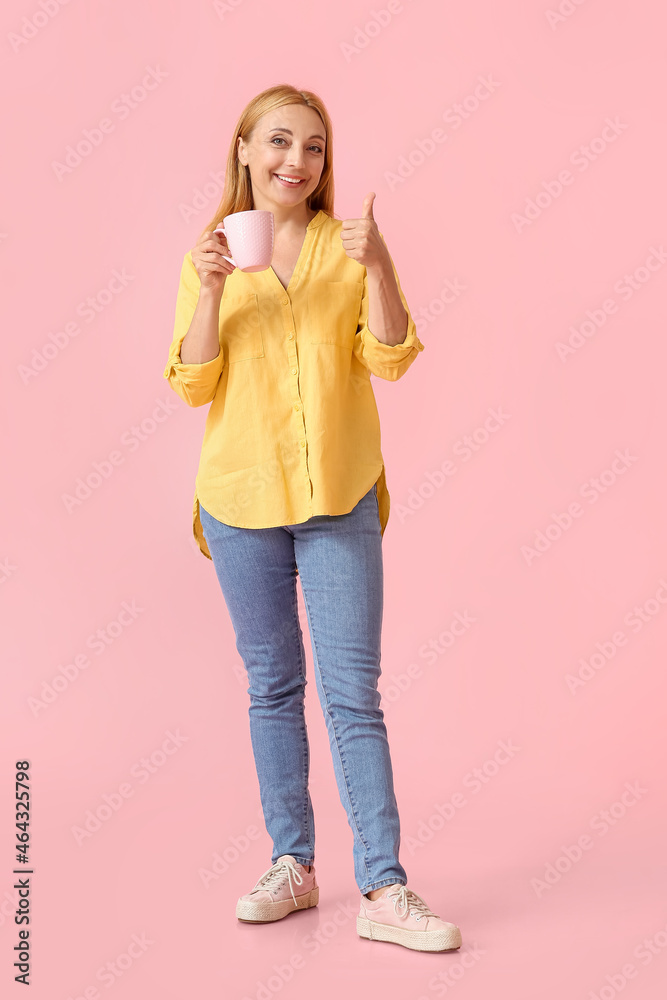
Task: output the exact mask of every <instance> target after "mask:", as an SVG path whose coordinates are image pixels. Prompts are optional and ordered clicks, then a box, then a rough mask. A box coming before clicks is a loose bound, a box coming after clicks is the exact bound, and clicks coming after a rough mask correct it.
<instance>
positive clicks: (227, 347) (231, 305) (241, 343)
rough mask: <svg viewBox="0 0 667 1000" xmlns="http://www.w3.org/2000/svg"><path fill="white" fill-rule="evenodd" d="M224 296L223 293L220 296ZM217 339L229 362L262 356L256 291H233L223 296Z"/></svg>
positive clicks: (262, 348) (262, 349) (262, 347)
mask: <svg viewBox="0 0 667 1000" xmlns="http://www.w3.org/2000/svg"><path fill="white" fill-rule="evenodd" d="M223 297H224V296H223ZM224 306H225V308H224V310H223V312H222V324H221V333H220V339H221V342H222V353H223V359H224V360H225V361H226V362H229V364H230V365H233V364H235V363H236V362H237V361H250V360H252V359H253V358H263V357H264V341H263V339H262V326H261V323H260V319H259V301H258V299H257V293H256V292H241V291H237V292H233V293H232V294H231V295H230V296H229V298H228V299H225V300H224Z"/></svg>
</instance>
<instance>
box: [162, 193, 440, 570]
mask: <svg viewBox="0 0 667 1000" xmlns="http://www.w3.org/2000/svg"><path fill="white" fill-rule="evenodd" d="M341 228H342V221H341V220H338V219H334V218H332V217H331V216H330V215H328V214H327V213H326V212H324V211H319V212H318V213H317V215H316V216H315V217H314V218H313V219H312V220H311V222H310V223H309V225H308V228H307V230H306V236H305V239H304V243H303V246H302V248H301V253H300V255H299V258H298V260H297V263H296V266H295V268H294V273H293V274H292V277H291V279H290V282H289V284H288V287H287V289H285V288H284V287H283V285H282V283H281V282H280V280H279V278H278V276H277V275H276V273H275V272H274V270H273V269H272V268H268V269H267V270H265V271H256V272H254V273H245V272H244V271H240V270H239V269H238V268H237V269H236V270H235V271H233V272H232V273H231V274H230V275H229V276H228V277H227V279H226V280H225V287H224V291H223V294H222V298H221V300H220V353H219V354H218V356H217V357H216V358H213V359H212V360H211V361H206V362H204V363H203V364H183V362H182V361H181V358H180V350H181V344H182V342H183V339H184V337H185V335H186V333H187V332H188V327H189V326H190V322H191V320H192V316H193V313H194V311H195V306H196V305H197V298H198V294H199V286H200V281H199V275H198V274H197V271H196V269H195V266H194V264H193V262H192V254H191V252H190V251H188V252H187V253H186V255H185V258H184V260H183V266H182V269H181V278H180V286H179V289H178V296H177V300H176V321H175V328H174V337H173V341H172V344H171V347H170V350H169V360H168V363H167V366H166V368H165V369H164V377H165V378H167V379H169V383H170V385H171V387H172V389H174V390H175V391H176V392H177V393H178V395H179V396H180V397H181V398H182V399H183V400H184V401H185V402H186V403H187V404H188V405H189V406H203V405H204V404H206V403H210V404H211V407H210V409H209V411H208V415H207V419H206V426H205V430H204V439H203V444H202V450H201V457H200V462H199V470H198V472H197V478H196V484H195V495H194V504H193V531H194V536H195V538H196V540H197V543H198V545H199V548H200V549H201V551H202V552H203V553H204V555H205V556H207V557H208V558H209V559H210V558H211V554H210V552H209V550H208V546H207V544H206V539H205V538H204V534H203V531H202V525H201V520H200V517H199V503H200V501H201V503H202V504H203V506H204V508H205V509H206V510H207V511H208V512H209V513H210V514H212V515H213V517H215V518H217V519H218V520H219V521H223V522H224V523H225V524H231V525H234V526H236V527H241V528H272V527H276V526H279V525H287V524H300V523H301V522H303V521H306V520H308V518H310V517H313V516H314V515H316V514H346V513H348V512H349V511H351V510H352V508H353V507H354V506H355V505H356V504H357V503H358V502H359V500H361V498H362V497H363V496H364V495H365V494H366V493H367V492H368V491H369V490H370V488H371V486H373V484H374V483H377V496H378V506H379V511H380V523H381V528H382V534H383V535H384V530H385V527H386V525H387V520H388V518H389V503H390V501H389V492H388V490H387V484H386V480H385V471H384V462H383V459H382V453H381V450H380V420H379V416H378V411H377V405H376V401H375V395H374V393H373V388H372V386H371V373H373V374H374V375H377V376H379V377H380V378H384V379H388V380H390V381H395V380H396V379H398V378H400V377H401V375H403V374H404V373H405V372H406V371H407V369H408V368H409V367H410V365H411V364H412V362H413V361H414V360H415V358H416V357H417V355H418V353H419V351H423V349H424V345H423V344H422V343H421V342H420V340H419V339H418V337H417V331H416V325H415V322H414V320H413V318H412V316H411V314H410V310H409V309H408V305H407V302H406V301H405V296H404V295H403V292H402V290H401V288H400V284H399V292H400V296H401V301H402V302H403V305H404V306H405V309H406V311H407V313H408V329H407V334H406V337H405V340H404V341H403V343H401V344H395V345H394V346H391V347H390V346H389V345H387V344H383V343H382V342H381V341H379V340H377V339H376V338H375V337H374V336H373V334H372V333H371V331H370V330H369V328H368V280H367V276H366V268H365V267H364V266H363V265H362V264H360V263H359V262H358V261H356V260H352V258H351V257H348V256H347V254H346V253H345V250H344V248H343V244H342V240H341V238H340V231H341ZM380 235H382V234H380ZM392 268H393V269H394V274H396V268H395V267H394V264H393V261H392ZM396 280H397V282H398V275H396Z"/></svg>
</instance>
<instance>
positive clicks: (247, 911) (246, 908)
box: [236, 886, 320, 924]
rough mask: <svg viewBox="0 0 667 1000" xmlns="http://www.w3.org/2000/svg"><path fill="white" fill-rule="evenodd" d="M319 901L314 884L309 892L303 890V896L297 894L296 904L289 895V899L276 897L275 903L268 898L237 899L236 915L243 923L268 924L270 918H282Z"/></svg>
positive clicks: (318, 893)
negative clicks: (255, 900) (258, 899)
mask: <svg viewBox="0 0 667 1000" xmlns="http://www.w3.org/2000/svg"><path fill="white" fill-rule="evenodd" d="M319 901H320V888H319V886H315V888H314V889H311V890H310V892H305V893H304V894H303V896H297V897H296V906H295V905H294V900H293V899H292V897H291V896H290V898H289V899H278V900H276V902H275V903H271V902H269V901H268V900H264V901H262V902H258V903H255V902H253V901H252V900H250V899H239V901H238V903H237V904H236V916H237V917H238V919H239V920H242V921H243V923H244V924H268V923H270V922H271V921H272V920H282V918H283V917H286V916H288V915H289V914H290V913H295V912H296V911H297V910H307V909H309V908H310V907H311V906H317V904H318V903H319Z"/></svg>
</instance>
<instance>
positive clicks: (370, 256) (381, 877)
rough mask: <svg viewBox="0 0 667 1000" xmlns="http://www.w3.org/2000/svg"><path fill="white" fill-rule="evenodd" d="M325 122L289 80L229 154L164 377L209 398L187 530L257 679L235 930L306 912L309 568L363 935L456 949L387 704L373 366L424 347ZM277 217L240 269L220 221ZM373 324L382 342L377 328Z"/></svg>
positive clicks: (378, 369) (321, 683) (310, 876)
mask: <svg viewBox="0 0 667 1000" xmlns="http://www.w3.org/2000/svg"><path fill="white" fill-rule="evenodd" d="M333 194H334V182H333V149H332V126H331V121H330V119H329V116H328V114H327V111H326V109H325V107H324V105H323V104H322V102H321V100H320V99H319V98H318V97H317V96H316V95H315V94H312V93H310V92H309V91H299V90H296V89H295V88H294V87H290V86H287V85H283V86H277V87H272V88H270V89H269V90H266V91H264V92H263V93H261V94H259V95H258V96H257V97H255V98H254V99H253V100H252V101H250V103H249V104H248V106H247V107H246V109H245V110H244V112H243V114H242V115H241V117H240V119H239V121H238V123H237V126H236V129H235V132H234V138H233V142H232V144H231V147H230V150H229V156H228V159H227V171H226V176H225V191H224V195H223V198H222V202H221V204H220V206H219V209H218V211H217V212H216V214H215V217H214V219H213V220H212V222H211V223H210V225H209V227H208V228H207V229H206V230H205V231H204V232H203V233H202V235H201V237H200V239H199V242H198V243H197V245H196V247H195V248H194V249H193V250H192V251H189V252H188V253H186V254H185V258H184V260H183V267H182V272H181V283H180V287H179V292H178V298H177V305H176V325H175V331H174V338H173V342H172V345H171V349H170V353H169V360H168V364H167V366H166V368H165V371H164V375H165V377H166V378H168V379H169V381H170V384H171V386H172V387H173V389H174V390H175V391H176V392H177V393H178V394H179V395H180V396H181V397H182V398H183V399H184V400H185V402H187V403H188V404H189V405H190V406H201V405H204V404H206V403H211V408H210V410H209V413H208V418H207V422H206V429H205V432H204V441H203V445H202V453H201V458H200V465H199V471H198V474H197V481H196V490H195V498H194V507H193V529H194V534H195V538H196V539H197V542H198V544H199V547H200V549H201V551H202V552H203V553H204V555H206V556H207V557H208V558H210V559H212V560H213V563H214V566H215V570H216V574H217V577H218V580H219V583H220V586H221V589H222V592H223V596H224V599H225V602H226V605H227V608H228V610H229V614H230V618H231V621H232V624H233V627H234V632H235V636H236V648H237V650H238V652H239V654H240V656H241V658H242V660H243V663H244V665H245V668H246V670H247V674H248V679H249V681H250V686H249V688H248V694H249V695H250V707H249V716H250V733H251V742H252V747H253V754H254V758H255V765H256V768H257V775H258V779H259V786H260V797H261V803H262V810H263V814H264V820H265V824H266V829H267V832H268V834H269V836H270V837H271V839H272V841H273V852H272V858H271V861H272V863H271V866H270V867H269V868H268V869H267V871H266V872H265V873H264V874H263V875H262V876H261V877H260V878H259V880H258V881H257V882H256V883H255V887H254V888H253V890H252V891H251V892H249V893H247V894H246V895H244V896H242V897H241V898H240V899H239V901H238V903H237V908H236V915H237V917H238V919H239V920H243V921H247V922H250V923H254V922H266V921H271V920H278V919H280V918H282V917H284V916H286V915H287V914H288V913H291V912H293V911H294V910H296V909H304V908H307V907H309V906H315V905H316V904H317V902H318V900H319V887H318V885H317V879H316V874H315V868H314V840H315V825H314V816H313V808H312V803H311V799H310V795H309V791H308V774H309V745H308V736H307V731H306V722H305V716H304V695H305V686H306V683H307V681H306V676H305V652H304V646H303V636H302V631H301V627H300V624H299V617H298V605H297V592H296V576H297V575H299V576H300V577H301V586H302V591H303V597H304V603H305V606H306V612H307V618H308V627H309V630H310V637H311V643H312V648H313V659H314V664H315V679H316V685H317V691H318V696H319V699H320V704H321V706H322V710H323V713H324V717H325V720H326V725H327V729H328V734H329V741H330V746H331V752H332V757H333V763H334V770H335V775H336V780H337V783H338V789H339V793H340V798H341V802H342V804H343V806H344V807H345V810H346V812H347V818H348V822H349V824H350V827H351V829H352V832H353V835H354V842H353V859H354V872H355V879H356V882H357V885H358V887H359V890H360V892H361V909H360V913H359V916H358V918H357V931H358V933H359V935H360V936H362V937H365V938H372V939H375V940H383V941H392V942H396V943H399V944H402V945H405V946H406V947H408V948H414V949H417V950H424V951H445V950H450V949H452V948H458V947H459V946H460V943H461V936H460V932H459V930H458V928H457V927H456V926H455V925H454V924H450V923H446V922H445V921H443V920H441V919H440V918H439V917H438V916H437V914H435V913H433V911H431V910H430V909H429V908H428V906H427V905H426V903H425V902H424V901H423V899H422V898H421V897H420V896H418V895H417V894H416V893H415V892H413V891H412V890H409V889H407V886H406V882H407V875H406V872H405V869H404V868H403V867H402V865H401V864H400V862H399V859H398V850H399V844H400V829H399V816H398V809H397V803H396V798H395V794H394V787H393V774H392V765H391V758H390V753H389V746H388V742H387V731H386V726H385V723H384V713H383V711H382V709H381V708H380V695H379V693H378V678H379V675H380V633H381V623H382V606H383V566H382V548H381V543H382V536H383V534H384V530H385V527H386V524H387V519H388V516H389V494H388V491H387V486H386V481H385V473H384V463H383V460H382V454H381V450H380V426H379V418H378V413H377V407H376V403H375V397H374V395H373V389H372V387H371V382H370V376H371V373H373V374H375V375H377V376H379V377H381V378H385V379H389V380H396V379H398V378H400V377H401V375H403V374H404V372H405V371H406V370H407V369H408V368H409V366H410V365H411V364H412V362H413V361H414V359H415V358H416V357H417V355H418V353H419V352H420V351H422V350H423V347H424V345H423V344H422V343H421V342H420V341H419V339H418V337H417V334H416V326H415V323H414V321H413V319H412V316H411V315H410V311H409V309H408V306H407V303H406V300H405V297H404V295H403V292H402V290H401V288H400V284H399V282H398V276H397V274H396V271H395V268H394V265H393V261H392V259H391V257H390V255H389V252H388V250H387V247H386V245H385V243H384V239H383V238H382V234H381V233H379V231H378V228H377V225H376V223H375V220H374V219H373V210H372V201H373V198H374V197H375V196H374V195H371V196H369V197H368V198H367V199H366V201H365V202H364V207H363V210H362V218H361V219H352V220H348V221H345V222H341V221H339V220H336V219H335V218H334V217H333ZM251 209H255V210H265V211H270V212H272V213H273V216H274V224H275V241H274V253H273V258H272V266H271V267H270V268H268V269H267V270H265V271H259V272H255V273H244V272H241V271H239V270H238V268H235V266H234V265H233V264H232V263H230V262H229V261H228V260H227V259H226V258H227V257H231V256H232V255H231V253H230V250H229V248H228V246H227V243H226V240H225V237H224V236H223V234H222V233H221V232H214V231H213V230H214V229H215V228H216V226H217V225H218V223H220V222H221V221H222V219H223V218H224V217H225V216H226V215H229V214H232V213H234V212H242V211H246V210H251ZM371 330H372V332H371Z"/></svg>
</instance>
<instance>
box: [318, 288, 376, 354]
mask: <svg viewBox="0 0 667 1000" xmlns="http://www.w3.org/2000/svg"><path fill="white" fill-rule="evenodd" d="M363 293H364V286H363V284H361V283H359V282H356V281H324V280H323V279H320V278H316V279H314V280H313V281H311V282H310V284H309V286H308V326H307V329H306V337H305V339H306V342H307V343H309V344H331V345H332V346H333V347H344V348H346V349H347V350H349V351H351V350H352V346H353V344H354V336H355V334H356V332H357V327H358V326H359V311H360V309H361V298H362V296H363Z"/></svg>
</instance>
